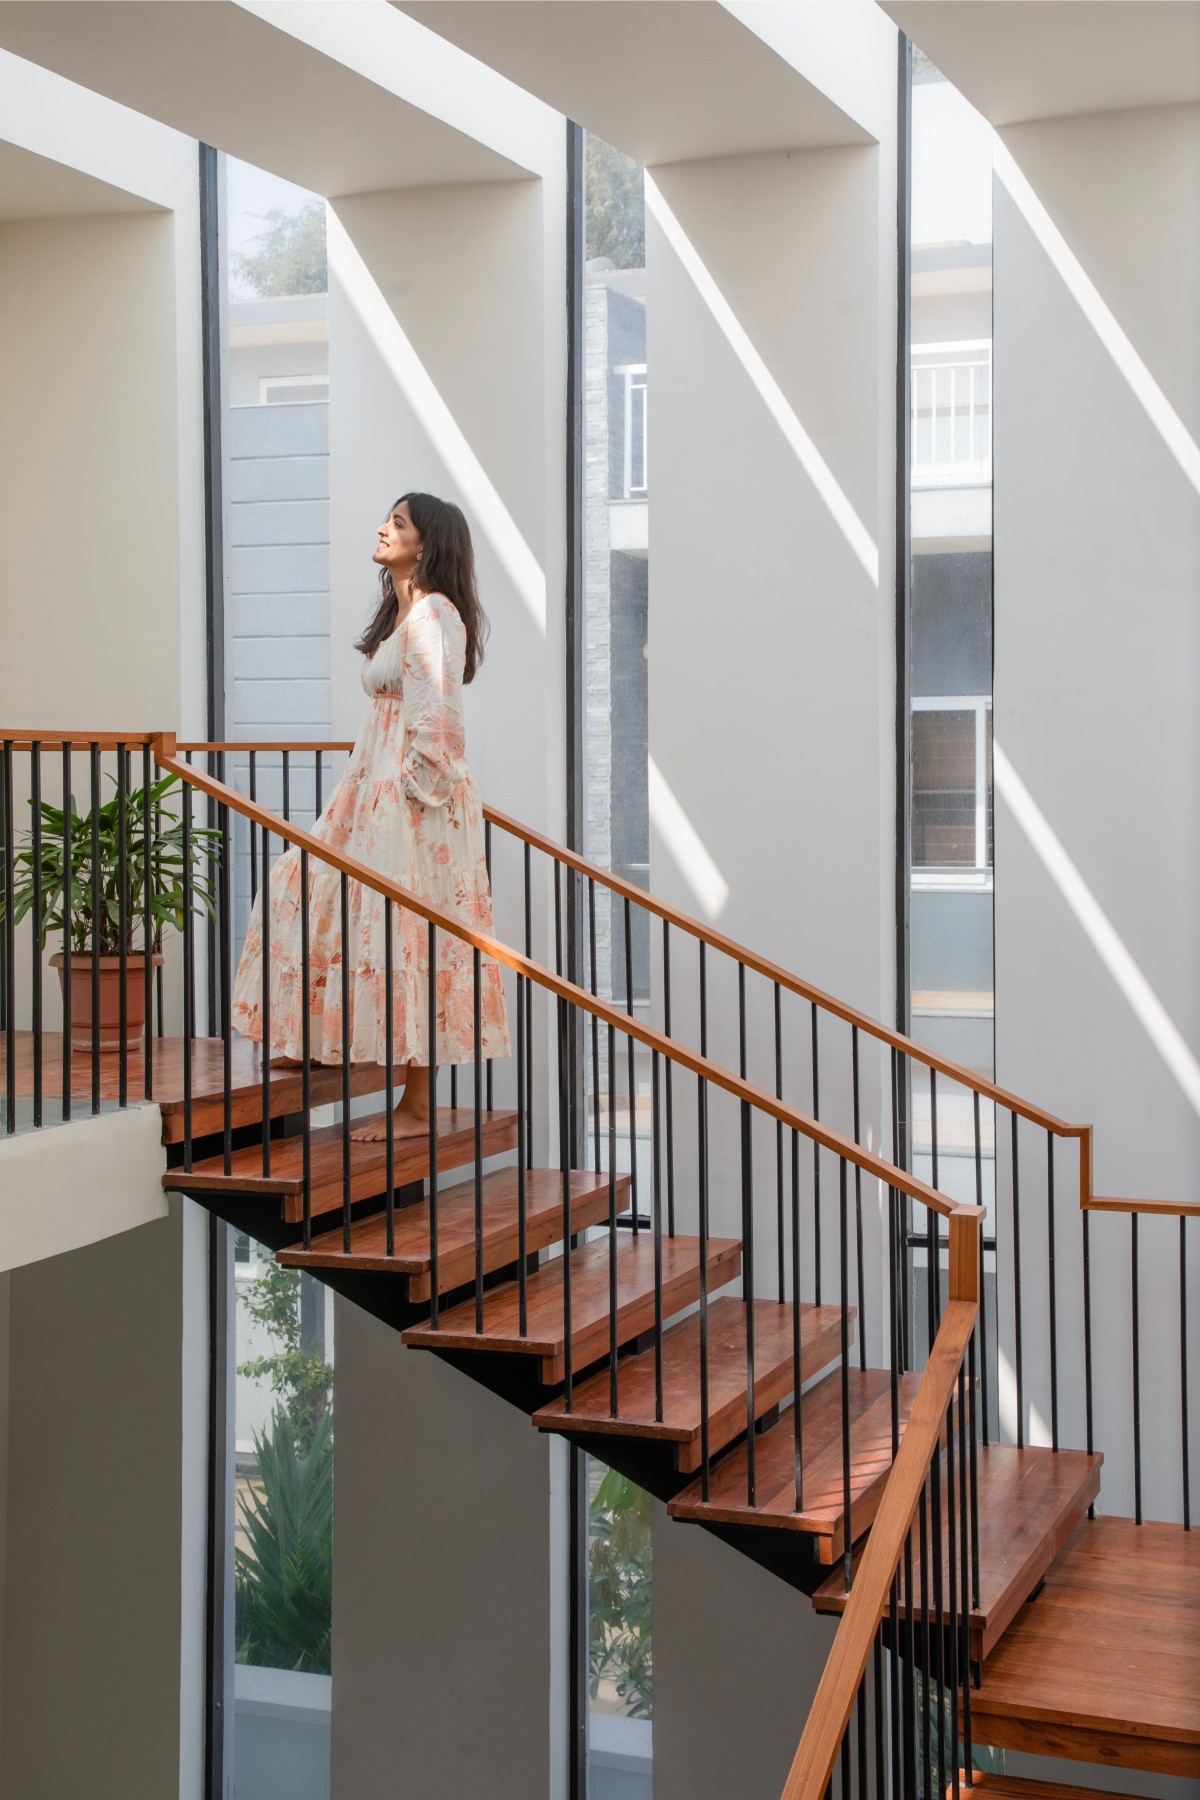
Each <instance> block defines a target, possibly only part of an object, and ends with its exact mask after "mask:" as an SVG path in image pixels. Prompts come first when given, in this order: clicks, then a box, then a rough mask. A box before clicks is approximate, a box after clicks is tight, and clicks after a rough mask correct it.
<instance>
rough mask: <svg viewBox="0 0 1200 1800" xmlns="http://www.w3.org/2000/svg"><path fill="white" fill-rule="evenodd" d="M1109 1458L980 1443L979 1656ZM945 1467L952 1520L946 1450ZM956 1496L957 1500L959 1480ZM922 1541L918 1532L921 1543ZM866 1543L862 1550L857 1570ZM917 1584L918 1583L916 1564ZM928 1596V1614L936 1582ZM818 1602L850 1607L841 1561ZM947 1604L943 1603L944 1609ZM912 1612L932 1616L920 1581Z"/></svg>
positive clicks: (1080, 1509) (945, 1589)
mask: <svg viewBox="0 0 1200 1800" xmlns="http://www.w3.org/2000/svg"><path fill="white" fill-rule="evenodd" d="M1103 1460H1104V1459H1103V1457H1101V1456H1089V1455H1088V1454H1087V1452H1086V1451H1085V1450H1059V1451H1055V1450H1043V1449H1024V1450H1018V1449H1017V1448H1016V1447H1015V1446H1014V1445H1011V1444H991V1445H987V1446H984V1445H981V1446H980V1447H979V1450H978V1464H977V1466H978V1476H979V1604H978V1606H973V1607H972V1608H971V1625H970V1629H971V1654H972V1657H973V1658H974V1660H975V1661H977V1662H982V1660H983V1658H984V1657H985V1656H989V1655H990V1654H991V1652H992V1650H993V1649H994V1648H995V1646H996V1644H997V1643H999V1641H1000V1639H1001V1637H1002V1635H1003V1633H1004V1631H1005V1630H1006V1628H1007V1627H1008V1626H1009V1625H1010V1624H1011V1623H1012V1621H1013V1619H1014V1618H1015V1617H1016V1615H1017V1613H1018V1612H1019V1611H1020V1609H1021V1607H1022V1605H1023V1604H1024V1602H1025V1601H1026V1600H1027V1599H1028V1598H1029V1595H1030V1594H1031V1593H1032V1592H1033V1589H1034V1588H1035V1587H1036V1586H1037V1583H1038V1582H1039V1581H1040V1580H1041V1579H1042V1577H1043V1576H1044V1575H1045V1573H1046V1570H1047V1569H1048V1568H1049V1567H1050V1565H1051V1563H1052V1562H1053V1561H1054V1559H1055V1557H1056V1556H1057V1555H1058V1554H1059V1552H1060V1550H1061V1549H1062V1548H1063V1546H1064V1545H1065V1544H1066V1543H1067V1542H1068V1541H1069V1540H1070V1538H1071V1535H1072V1533H1073V1532H1074V1531H1075V1530H1076V1528H1077V1527H1078V1525H1079V1523H1080V1521H1081V1520H1082V1518H1083V1517H1084V1514H1085V1513H1086V1512H1087V1509H1088V1507H1089V1506H1090V1505H1091V1504H1092V1502H1093V1501H1094V1500H1095V1498H1096V1495H1097V1494H1098V1492H1099V1491H1100V1467H1101V1464H1102V1462H1103ZM941 1469H942V1499H941V1507H942V1519H943V1520H945V1518H946V1479H945V1456H944V1454H943V1457H942V1465H941ZM955 1496H956V1502H957V1501H958V1500H959V1496H958V1489H957V1483H956V1487H955ZM929 1517H930V1515H929V1512H928V1511H927V1514H926V1520H927V1527H926V1529H927V1532H928V1531H929V1530H930V1529H931V1526H930V1524H929ZM947 1537H948V1534H947V1533H946V1532H945V1530H944V1529H943V1532H942V1538H943V1555H942V1567H943V1577H942V1595H943V1601H945V1598H946V1596H948V1594H949V1579H948V1570H949V1544H948V1542H947V1541H946V1540H947ZM916 1541H917V1534H916V1533H915V1532H914V1546H915V1544H916ZM863 1548H864V1546H863V1545H860V1546H859V1547H858V1548H857V1549H856V1550H855V1553H854V1570H855V1571H857V1568H858V1564H859V1562H860V1561H861V1557H862V1551H863ZM915 1563H916V1557H915V1556H914V1564H915ZM913 1585H914V1587H916V1586H917V1579H916V1577H915V1572H914V1584H913ZM926 1602H927V1607H928V1613H929V1617H930V1618H931V1619H933V1618H936V1617H937V1616H938V1614H937V1612H936V1609H935V1603H934V1598H933V1595H932V1592H931V1591H930V1589H929V1587H927V1590H926ZM813 1605H814V1606H815V1607H816V1609H817V1611H818V1612H830V1613H840V1612H843V1611H844V1610H845V1605H846V1588H845V1583H844V1580H843V1573H842V1570H841V1568H839V1569H838V1570H837V1571H836V1573H835V1574H833V1575H831V1576H830V1577H829V1579H828V1580H827V1581H825V1582H823V1583H822V1584H821V1586H820V1587H819V1588H818V1589H817V1591H816V1593H815V1594H814V1595H813ZM945 1610H946V1609H945V1605H944V1606H943V1617H944V1616H945ZM900 1613H901V1617H905V1618H906V1617H907V1616H908V1597H907V1594H906V1593H905V1592H904V1569H903V1566H902V1567H901V1593H900ZM913 1616H914V1618H916V1619H918V1620H923V1619H924V1617H925V1612H924V1611H923V1610H922V1606H921V1593H920V1591H919V1588H918V1592H917V1594H916V1605H915V1607H914V1609H913Z"/></svg>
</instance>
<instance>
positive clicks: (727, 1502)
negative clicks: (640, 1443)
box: [667, 1369, 920, 1563]
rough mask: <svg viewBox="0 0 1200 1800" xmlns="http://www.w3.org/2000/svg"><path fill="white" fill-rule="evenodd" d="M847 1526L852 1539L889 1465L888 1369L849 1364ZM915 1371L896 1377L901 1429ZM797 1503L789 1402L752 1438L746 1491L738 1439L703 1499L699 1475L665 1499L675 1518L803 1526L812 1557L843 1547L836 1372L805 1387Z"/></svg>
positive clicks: (870, 1514) (874, 1503)
mask: <svg viewBox="0 0 1200 1800" xmlns="http://www.w3.org/2000/svg"><path fill="white" fill-rule="evenodd" d="M848 1377H849V1379H848V1383H847V1386H848V1390H849V1399H850V1510H851V1523H850V1528H851V1532H852V1534H853V1536H854V1537H855V1538H858V1537H860V1536H861V1535H862V1533H863V1532H864V1531H866V1530H867V1528H868V1526H869V1525H870V1523H871V1520H872V1519H873V1518H874V1517H875V1512H876V1509H877V1507H878V1505H879V1497H880V1495H881V1493H882V1492H883V1487H884V1483H885V1482H886V1480H887V1477H888V1475H889V1474H890V1472H891V1467H892V1401H891V1376H890V1374H889V1373H888V1371H887V1370H886V1369H850V1370H849V1371H848ZM919 1381H920V1377H919V1376H917V1375H901V1376H900V1378H899V1383H898V1397H899V1421H900V1431H901V1432H902V1433H903V1431H904V1427H905V1423H906V1422H907V1419H908V1414H909V1411H910V1409H911V1407H912V1403H913V1400H914V1398H915V1396H916V1392H917V1387H918V1385H919ZM801 1428H802V1438H803V1464H802V1471H803V1482H802V1498H803V1503H804V1504H803V1509H802V1510H800V1511H797V1508H796V1460H795V1459H796V1446H795V1423H794V1414H793V1410H792V1408H791V1407H790V1406H789V1407H787V1408H786V1409H785V1411H783V1412H781V1413H780V1415H779V1420H778V1422H777V1423H776V1424H774V1425H772V1426H771V1428H770V1430H769V1431H764V1432H762V1433H761V1434H760V1435H759V1436H757V1437H756V1439H755V1446H754V1460H755V1470H754V1474H755V1489H754V1499H753V1502H752V1501H751V1500H750V1498H749V1487H748V1481H749V1456H748V1453H747V1448H746V1445H745V1444H744V1443H743V1444H741V1445H739V1446H738V1447H737V1448H736V1449H734V1450H731V1451H730V1452H729V1454H728V1455H727V1456H724V1457H722V1459H721V1461H720V1462H719V1463H717V1465H716V1466H715V1468H714V1469H713V1470H712V1471H711V1476H710V1481H709V1494H708V1499H707V1500H706V1499H705V1498H704V1491H703V1485H702V1483H701V1482H700V1481H699V1480H697V1481H694V1482H692V1484H691V1486H690V1487H686V1488H684V1490H683V1492H682V1493H681V1494H678V1495H677V1496H676V1497H675V1499H674V1500H672V1501H671V1502H670V1504H669V1505H668V1507H667V1511H668V1512H669V1513H670V1515H671V1517H672V1518H674V1519H692V1520H694V1521H696V1522H697V1523H699V1524H714V1525H716V1524H721V1525H746V1526H767V1527H772V1528H774V1529H775V1530H782V1531H799V1532H805V1533H808V1534H809V1535H811V1536H813V1537H814V1538H815V1539H816V1549H817V1556H818V1559H819V1560H820V1561H821V1562H825V1563H831V1562H833V1561H834V1560H835V1559H836V1558H837V1557H839V1556H840V1555H841V1554H842V1549H843V1545H844V1534H845V1529H846V1521H845V1517H844V1504H843V1501H844V1490H843V1483H842V1378H841V1374H840V1372H835V1373H834V1374H832V1375H826V1376H825V1378H824V1379H823V1380H822V1381H818V1382H817V1384H816V1385H815V1387H811V1388H809V1389H808V1391H807V1392H806V1393H805V1395H804V1398H803V1402H802V1410H801Z"/></svg>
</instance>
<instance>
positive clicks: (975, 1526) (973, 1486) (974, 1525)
mask: <svg viewBox="0 0 1200 1800" xmlns="http://www.w3.org/2000/svg"><path fill="white" fill-rule="evenodd" d="M967 1355H968V1366H969V1369H970V1380H969V1382H968V1392H969V1394H970V1396H971V1419H970V1429H969V1432H968V1443H969V1445H970V1454H971V1464H970V1508H971V1540H970V1541H971V1604H972V1606H974V1607H975V1608H978V1606H979V1454H978V1449H977V1445H978V1440H979V1431H978V1422H977V1420H976V1416H975V1377H976V1365H975V1339H974V1337H972V1339H971V1343H970V1348H969V1350H968V1352H967ZM964 1538H965V1530H964Z"/></svg>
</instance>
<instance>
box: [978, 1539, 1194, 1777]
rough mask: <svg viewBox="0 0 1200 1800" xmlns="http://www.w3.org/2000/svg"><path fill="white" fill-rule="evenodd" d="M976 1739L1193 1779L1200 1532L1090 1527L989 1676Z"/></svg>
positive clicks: (1008, 1636) (1052, 1573)
mask: <svg viewBox="0 0 1200 1800" xmlns="http://www.w3.org/2000/svg"><path fill="white" fill-rule="evenodd" d="M971 1733H972V1737H973V1738H974V1741H975V1742H976V1743H978V1744H992V1745H995V1746H996V1747H997V1748H999V1749H1006V1750H1027V1751H1030V1752H1032V1753H1033V1754H1034V1755H1038V1756H1045V1755H1048V1756H1063V1757H1070V1758H1071V1759H1072V1760H1073V1761H1076V1762H1092V1763H1103V1764H1105V1765H1106V1766H1107V1767H1110V1768H1121V1769H1144V1770H1149V1771H1150V1772H1151V1773H1153V1774H1159V1775H1180V1776H1185V1777H1190V1778H1191V1779H1193V1780H1195V1779H1196V1778H1197V1777H1200V1532H1197V1531H1185V1530H1184V1529H1183V1527H1182V1526H1181V1525H1162V1524H1145V1525H1136V1524H1135V1523H1134V1522H1133V1520H1132V1519H1118V1518H1108V1519H1104V1518H1098V1519H1085V1520H1084V1522H1083V1524H1082V1525H1080V1527H1079V1529H1078V1530H1077V1531H1076V1533H1075V1535H1074V1537H1073V1538H1072V1539H1071V1542H1070V1543H1069V1544H1068V1545H1067V1547H1066V1549H1065V1550H1064V1551H1063V1552H1062V1553H1061V1555H1060V1556H1059V1557H1058V1559H1057V1561H1056V1562H1055V1563H1054V1564H1053V1566H1052V1567H1051V1568H1050V1570H1049V1571H1048V1573H1047V1575H1046V1578H1045V1585H1044V1586H1043V1587H1042V1589H1041V1591H1040V1593H1039V1594H1038V1595H1037V1598H1036V1599H1034V1600H1031V1601H1029V1602H1028V1603H1027V1604H1026V1605H1025V1606H1023V1607H1022V1608H1021V1610H1020V1612H1019V1613H1018V1614H1017V1617H1016V1618H1015V1619H1014V1620H1013V1622H1012V1624H1011V1625H1010V1626H1009V1628H1008V1630H1007V1631H1006V1632H1005V1634H1004V1637H1003V1639H1002V1640H1001V1642H1000V1643H999V1644H998V1645H997V1646H996V1648H995V1650H994V1651H993V1652H992V1654H991V1656H990V1657H989V1658H988V1661H987V1662H986V1664H985V1665H984V1669H983V1680H982V1683H981V1685H980V1686H979V1687H978V1688H977V1689H976V1690H975V1692H974V1693H973V1694H972V1695H971Z"/></svg>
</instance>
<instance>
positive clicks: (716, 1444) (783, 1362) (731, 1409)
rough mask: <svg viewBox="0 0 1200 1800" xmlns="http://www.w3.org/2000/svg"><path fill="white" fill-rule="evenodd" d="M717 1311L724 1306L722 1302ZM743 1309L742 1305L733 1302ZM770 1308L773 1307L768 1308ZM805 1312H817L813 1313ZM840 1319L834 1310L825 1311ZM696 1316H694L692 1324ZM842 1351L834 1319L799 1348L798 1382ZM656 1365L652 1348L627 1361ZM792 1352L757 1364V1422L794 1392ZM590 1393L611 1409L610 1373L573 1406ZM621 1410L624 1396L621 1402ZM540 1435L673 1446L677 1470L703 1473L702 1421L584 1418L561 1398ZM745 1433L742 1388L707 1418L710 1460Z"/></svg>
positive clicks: (543, 1418) (536, 1419)
mask: <svg viewBox="0 0 1200 1800" xmlns="http://www.w3.org/2000/svg"><path fill="white" fill-rule="evenodd" d="M715 1304H716V1305H720V1304H722V1303H721V1302H720V1301H717V1302H716V1303H715ZM734 1304H736V1305H739V1306H740V1305H741V1304H742V1303H741V1302H740V1301H737V1302H734ZM768 1304H771V1303H768ZM806 1310H807V1311H810V1312H811V1311H812V1310H814V1309H813V1308H811V1307H808V1308H807V1309H806ZM822 1310H823V1311H825V1310H828V1311H830V1312H833V1313H835V1314H836V1312H837V1309H836V1308H832V1307H831V1308H828V1309H826V1308H822ZM848 1310H849V1312H850V1314H851V1315H852V1316H851V1322H850V1333H851V1341H853V1335H854V1319H855V1316H856V1309H855V1308H854V1307H850V1308H849V1309H848ZM694 1316H695V1315H691V1317H693V1318H694ZM690 1322H691V1321H690V1319H689V1320H685V1321H684V1322H683V1323H681V1324H677V1325H673V1326H671V1327H670V1328H669V1330H668V1331H665V1332H664V1334H663V1337H664V1342H665V1340H666V1338H667V1337H669V1336H670V1335H671V1332H681V1331H683V1330H685V1329H687V1328H688V1326H689V1325H690ZM840 1349H841V1322H840V1318H836V1317H835V1318H834V1319H833V1320H831V1321H830V1322H829V1323H828V1324H825V1325H823V1326H822V1327H821V1328H820V1329H819V1330H818V1331H817V1332H816V1333H815V1335H814V1336H813V1337H811V1338H810V1339H809V1340H808V1342H807V1343H806V1344H804V1345H803V1346H802V1348H801V1360H800V1379H801V1381H808V1380H810V1379H811V1377H812V1376H814V1375H816V1374H818V1373H819V1372H820V1371H821V1370H822V1369H824V1368H826V1367H827V1366H828V1365H829V1363H831V1362H832V1361H833V1360H834V1359H835V1358H836V1357H837V1355H838V1353H839V1351H840ZM654 1360H655V1353H654V1350H653V1347H651V1348H650V1349H648V1350H644V1351H642V1352H641V1353H640V1354H639V1355H637V1356H636V1357H630V1358H629V1359H628V1364H629V1365H634V1364H640V1365H641V1366H642V1367H643V1368H652V1367H653V1364H654ZM621 1367H622V1371H623V1372H627V1365H626V1363H625V1362H624V1361H623V1362H622V1365H621ZM792 1372H793V1363H792V1352H791V1349H790V1348H789V1350H788V1352H787V1355H786V1357H782V1358H780V1360H779V1361H778V1362H776V1363H773V1364H772V1365H770V1366H769V1367H766V1366H760V1365H759V1364H758V1363H757V1362H756V1365H755V1371H754V1416H755V1419H756V1420H761V1419H763V1418H764V1417H765V1416H766V1414H768V1413H769V1412H771V1411H772V1410H773V1409H774V1408H775V1407H777V1406H781V1405H782V1404H783V1403H784V1402H785V1401H786V1400H787V1398H788V1396H789V1395H790V1394H791V1392H792V1388H793V1380H792ZM589 1393H592V1394H595V1395H596V1396H597V1397H599V1398H600V1399H601V1401H602V1403H603V1404H604V1405H607V1404H608V1403H609V1393H610V1389H609V1379H608V1373H607V1368H606V1369H605V1370H603V1371H601V1373H599V1374H598V1375H595V1376H592V1377H590V1378H589V1380H588V1381H587V1382H586V1383H584V1384H583V1387H582V1388H581V1389H579V1390H577V1391H576V1393H575V1396H574V1406H575V1408H578V1406H579V1405H580V1403H581V1402H582V1403H583V1404H584V1405H586V1404H587V1399H588V1397H589ZM617 1404H618V1408H619V1407H620V1391H619V1389H618V1397H617ZM530 1423H531V1424H533V1425H534V1426H535V1427H536V1428H537V1430H539V1431H555V1432H559V1433H561V1434H563V1435H564V1436H568V1437H570V1436H572V1435H578V1434H580V1433H583V1434H584V1435H587V1436H592V1435H595V1436H598V1437H620V1438H640V1439H644V1440H647V1441H650V1442H660V1443H664V1444H670V1445H672V1446H673V1447H674V1449H675V1467H676V1469H677V1470H678V1471H679V1472H680V1473H681V1474H686V1475H692V1474H695V1472H696V1471H697V1470H698V1469H699V1468H700V1466H701V1461H702V1446H703V1433H702V1431H701V1428H700V1423H699V1420H697V1421H696V1423H695V1424H694V1425H689V1424H672V1423H671V1422H670V1421H669V1420H667V1419H665V1418H664V1419H663V1420H661V1421H660V1420H655V1419H649V1418H647V1417H646V1416H645V1415H644V1414H643V1415H641V1416H639V1415H638V1414H636V1413H635V1414H632V1415H631V1414H629V1413H622V1412H621V1411H619V1410H618V1411H617V1413H616V1414H612V1413H609V1412H596V1413H580V1412H579V1411H578V1410H573V1411H572V1412H567V1410H566V1403H565V1400H564V1399H563V1397H561V1396H560V1397H559V1398H558V1399H556V1400H552V1401H550V1402H549V1404H548V1405H546V1406H543V1407H539V1409H538V1411H537V1412H535V1413H534V1414H533V1416H532V1419H531V1421H530ZM745 1428H746V1399H745V1393H744V1388H743V1391H742V1392H741V1393H739V1394H738V1395H737V1396H735V1397H734V1398H733V1399H731V1400H728V1401H725V1402H724V1403H722V1405H721V1406H719V1407H717V1408H715V1409H713V1410H711V1411H710V1413H709V1419H708V1448H709V1455H710V1457H713V1456H716V1455H718V1454H719V1453H720V1452H721V1451H722V1450H724V1449H725V1448H726V1446H727V1445H729V1444H730V1443H732V1441H733V1440H734V1438H736V1437H737V1436H739V1434H740V1433H741V1432H743V1431H744V1430H745Z"/></svg>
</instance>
